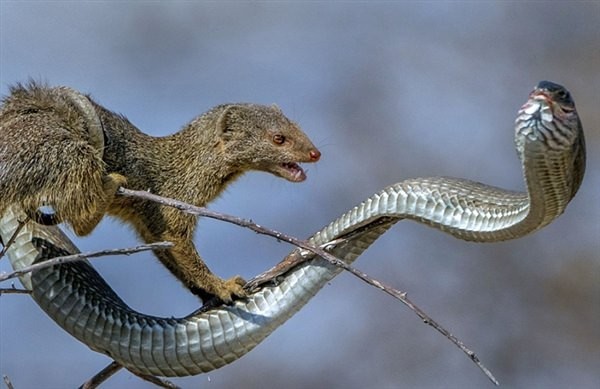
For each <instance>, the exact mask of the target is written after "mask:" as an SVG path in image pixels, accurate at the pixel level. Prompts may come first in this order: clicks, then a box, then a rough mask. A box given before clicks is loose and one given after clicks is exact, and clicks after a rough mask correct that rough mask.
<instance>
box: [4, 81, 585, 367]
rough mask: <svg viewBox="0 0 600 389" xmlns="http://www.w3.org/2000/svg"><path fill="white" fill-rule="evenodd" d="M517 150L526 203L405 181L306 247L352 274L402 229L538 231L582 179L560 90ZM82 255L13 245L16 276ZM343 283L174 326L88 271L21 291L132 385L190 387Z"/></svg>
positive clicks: (69, 270) (45, 273) (54, 272)
mask: <svg viewBox="0 0 600 389" xmlns="http://www.w3.org/2000/svg"><path fill="white" fill-rule="evenodd" d="M515 145H516V149H517V153H518V156H519V158H520V160H521V163H522V169H523V176H524V180H525V185H526V188H527V191H526V192H513V191H507V190H504V189H500V188H496V187H492V186H489V185H485V184H481V183H477V182H472V181H468V180H465V179H457V178H443V177H436V178H417V179H409V180H405V181H402V182H399V183H397V184H394V185H391V186H389V187H387V188H385V189H382V190H381V191H379V192H377V193H376V194H374V195H372V196H371V197H369V198H367V199H366V200H365V201H363V202H362V203H360V204H359V205H357V206H356V207H354V208H352V209H351V210H349V211H348V212H346V213H345V214H343V215H342V216H341V217H340V218H338V219H336V220H334V221H333V222H331V223H330V224H329V225H328V226H326V227H325V228H323V229H322V230H320V231H319V232H317V233H316V234H314V235H313V236H312V237H311V238H310V239H309V242H310V243H311V244H312V245H315V246H324V247H326V245H327V243H328V242H333V241H335V242H338V243H337V244H331V245H330V246H329V247H328V250H329V251H330V252H331V254H333V255H335V256H337V257H339V258H340V259H342V260H344V261H345V262H347V263H351V262H353V261H354V260H355V259H356V258H357V257H358V256H359V255H360V254H361V253H362V252H363V251H364V250H365V249H367V248H368V247H369V246H370V245H371V244H372V243H373V242H374V241H375V240H376V239H377V238H378V237H379V236H381V235H382V234H383V233H384V232H386V231H387V230H388V229H389V228H390V227H391V226H392V225H393V224H394V223H396V222H397V221H399V220H401V219H412V220H416V221H419V222H422V223H425V224H428V225H430V226H432V227H434V228H437V229H439V230H441V231H444V232H447V233H449V234H451V235H453V236H455V237H457V238H460V239H464V240H469V241H477V242H495V241H501V240H506V239H513V238H518V237H521V236H524V235H526V234H528V233H530V232H533V231H536V230H538V229H540V228H542V227H544V226H545V225H547V224H548V223H550V222H551V221H552V220H554V219H555V218H556V217H557V216H559V215H560V214H562V213H563V211H564V210H565V207H566V206H567V204H568V203H569V201H570V200H571V199H572V198H573V196H574V195H575V193H576V192H577V189H578V188H579V186H580V184H581V181H582V179H583V174H584V170H585V143H584V136H583V130H582V127H581V123H580V120H579V117H578V115H577V112H576V110H575V105H574V103H573V100H572V98H571V96H570V95H569V92H567V90H566V89H565V88H563V87H562V86H560V85H557V84H554V83H552V82H548V81H542V82H540V83H539V84H538V85H537V86H536V87H535V89H534V90H533V91H532V92H531V94H530V95H529V98H528V100H527V102H526V103H525V104H524V105H523V106H522V107H521V109H520V110H519V112H518V116H517V119H516V122H515ZM0 195H1V194H0ZM23 217H24V215H23V212H22V211H21V210H20V209H19V208H18V207H17V206H13V207H12V208H11V209H9V210H8V211H7V212H6V213H5V214H4V215H3V218H2V219H1V220H0V236H1V238H2V241H3V242H8V241H9V239H10V238H11V237H12V236H13V234H14V233H15V231H16V230H17V227H18V225H19V222H18V221H19V220H24V219H23ZM340 238H344V239H340ZM340 242H341V243H340ZM77 252H78V249H77V248H76V247H75V245H74V244H73V243H71V241H70V240H69V239H68V238H67V237H66V236H65V235H64V234H63V232H62V231H61V230H60V229H59V228H58V227H56V226H42V225H39V224H36V223H33V222H29V223H27V224H25V225H24V226H23V228H21V229H20V231H19V232H18V233H17V235H16V237H15V239H14V243H13V244H12V245H11V246H10V247H9V249H8V256H9V258H10V261H11V264H12V266H13V268H14V269H15V270H17V269H21V268H23V267H25V266H28V265H31V264H32V263H34V262H40V261H44V260H47V259H49V258H52V257H55V256H59V255H67V254H72V253H77ZM340 271H341V270H340V268H338V267H335V266H333V265H331V264H330V263H329V262H327V261H325V260H323V259H322V258H320V257H313V258H311V259H309V260H307V261H304V262H301V263H299V264H298V265H296V266H294V267H292V268H291V269H288V270H287V271H286V272H285V273H284V274H283V275H282V276H280V277H278V280H277V282H276V283H274V282H273V283H267V284H265V285H263V286H262V287H261V288H259V289H258V291H255V292H252V293H251V294H250V295H249V296H248V297H247V298H244V299H241V300H237V301H235V302H234V303H233V304H232V305H230V306H216V307H213V308H210V309H207V310H206V309H205V310H199V311H196V312H194V313H192V314H190V315H188V316H186V317H183V318H178V319H175V318H162V317H153V316H148V315H144V314H142V313H139V312H136V311H134V310H132V309H131V308H129V307H128V306H127V304H125V302H123V300H121V298H119V296H118V295H117V294H116V293H115V292H114V291H113V290H112V289H111V288H110V286H109V285H108V284H107V283H106V282H105V281H104V280H103V279H102V277H101V276H100V275H99V274H98V273H97V272H96V271H95V270H94V269H93V268H92V266H91V265H90V264H89V263H88V262H85V261H83V262H77V263H72V264H65V265H57V266H52V267H49V268H46V269H43V270H38V271H35V272H33V273H28V274H26V275H23V276H21V278H20V279H21V282H22V284H23V285H24V286H25V288H27V289H29V290H31V291H32V296H33V299H34V300H35V301H36V303H37V304H38V305H39V306H40V308H42V309H43V310H44V311H45V312H46V313H47V314H48V315H49V316H50V317H51V318H52V319H53V320H54V321H55V322H56V323H57V324H58V325H59V326H61V327H62V328H64V329H65V330H66V331H67V332H68V333H70V334H71V335H73V336H74V337H76V338H77V339H79V340H80V341H81V342H83V343H85V344H86V345H87V346H89V347H90V348H91V349H92V350H95V351H98V352H101V353H104V354H106V355H108V356H109V357H110V358H112V359H114V360H115V361H116V362H118V363H119V364H121V365H122V366H124V367H126V368H127V369H129V370H131V371H133V372H136V373H140V374H150V375H157V376H187V375H194V374H199V373H203V372H208V371H210V370H213V369H217V368H219V367H221V366H223V365H226V364H228V363H230V362H233V361H235V360H236V359H238V358H240V357H241V356H242V355H244V354H246V353H247V352H249V351H250V350H252V349H253V348H254V346H256V345H257V344H258V343H260V342H261V341H262V340H263V339H265V338H266V337H267V336H268V335H269V334H271V332H273V331H274V330H275V329H276V328H277V327H278V326H280V325H281V324H282V323H284V322H285V321H286V320H287V319H289V318H290V317H291V316H292V315H293V314H294V313H296V312H297V311H298V310H299V309H300V308H302V307H303V306H304V304H306V303H307V302H308V301H309V300H310V298H311V297H313V296H314V295H315V294H316V293H317V292H318V291H319V290H320V289H321V288H322V287H323V286H324V285H325V284H326V283H327V282H328V281H329V280H331V279H332V278H333V277H335V276H336V275H337V274H338V273H339V272H340Z"/></svg>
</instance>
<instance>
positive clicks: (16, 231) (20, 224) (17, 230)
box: [0, 218, 29, 259]
mask: <svg viewBox="0 0 600 389" xmlns="http://www.w3.org/2000/svg"><path fill="white" fill-rule="evenodd" d="M28 219H29V218H27V219H25V220H24V221H20V222H19V225H18V226H17V228H16V229H15V232H14V233H13V234H12V236H11V237H10V239H9V240H8V242H6V244H4V243H3V242H2V238H0V242H1V243H3V244H2V251H0V259H2V257H3V256H4V255H5V254H6V251H7V250H8V248H9V247H10V245H12V244H13V242H14V241H15V239H16V238H17V235H19V232H20V231H21V228H23V226H24V225H25V224H26V223H27V220H28Z"/></svg>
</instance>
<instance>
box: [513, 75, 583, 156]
mask: <svg viewBox="0 0 600 389" xmlns="http://www.w3.org/2000/svg"><path fill="white" fill-rule="evenodd" d="M515 131H516V133H515V143H516V146H517V152H518V153H519V155H522V154H523V151H524V149H525V147H526V144H527V143H528V142H537V141H542V142H539V144H544V145H546V146H547V147H548V148H550V149H554V150H563V149H570V148H571V147H573V144H575V143H576V142H577V138H578V137H579V136H580V135H579V134H580V133H581V124H580V122H579V116H578V115H577V111H576V110H575V103H574V102H573V98H572V97H571V94H570V93H569V91H567V89H565V88H564V87H563V86H561V85H558V84H555V83H553V82H550V81H540V82H539V83H538V84H537V86H536V87H535V88H534V89H533V91H532V92H531V93H530V94H529V99H528V100H527V102H526V103H525V104H524V105H523V106H522V107H521V109H520V110H519V113H518V116H517V119H516V127H515Z"/></svg>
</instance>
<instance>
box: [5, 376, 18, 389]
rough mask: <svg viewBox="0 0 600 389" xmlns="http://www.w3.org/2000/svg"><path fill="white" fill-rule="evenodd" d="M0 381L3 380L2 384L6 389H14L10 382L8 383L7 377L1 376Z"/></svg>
mask: <svg viewBox="0 0 600 389" xmlns="http://www.w3.org/2000/svg"><path fill="white" fill-rule="evenodd" d="M2 379H3V380H4V384H5V385H6V388H7V389H15V387H14V386H13V384H12V382H10V378H8V376H7V375H3V376H2Z"/></svg>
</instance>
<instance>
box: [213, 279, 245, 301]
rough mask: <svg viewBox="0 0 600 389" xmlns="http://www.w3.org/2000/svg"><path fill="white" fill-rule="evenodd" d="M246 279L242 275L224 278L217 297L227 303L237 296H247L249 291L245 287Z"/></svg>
mask: <svg viewBox="0 0 600 389" xmlns="http://www.w3.org/2000/svg"><path fill="white" fill-rule="evenodd" d="M244 285H246V281H245V280H244V279H243V278H242V277H240V276H234V277H231V278H230V279H228V280H224V282H223V284H221V285H220V286H219V288H218V290H217V293H216V295H217V297H218V298H219V299H221V300H222V301H223V302H224V303H225V304H231V303H232V302H233V300H234V299H235V297H246V295H247V292H246V290H245V289H244Z"/></svg>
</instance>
